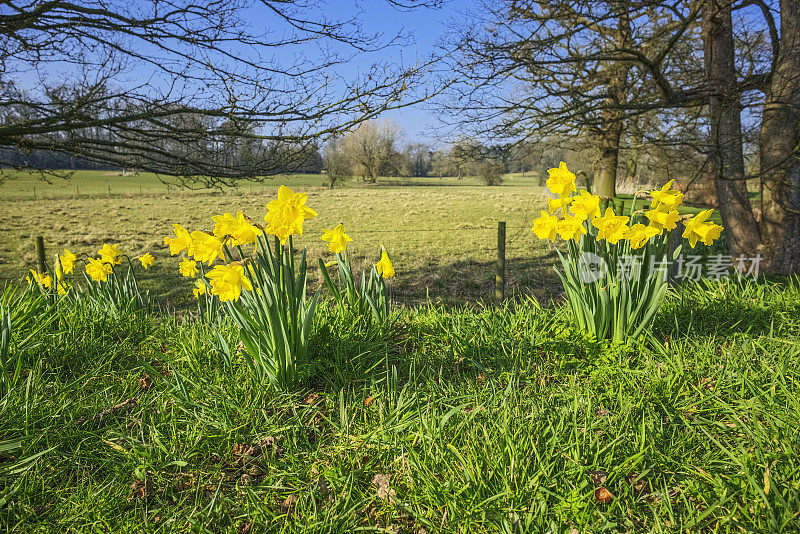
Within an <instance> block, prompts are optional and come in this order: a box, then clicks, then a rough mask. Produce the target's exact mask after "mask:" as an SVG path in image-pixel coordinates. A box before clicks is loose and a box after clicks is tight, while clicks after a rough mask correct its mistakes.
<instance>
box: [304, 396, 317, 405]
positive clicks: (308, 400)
mask: <svg viewBox="0 0 800 534" xmlns="http://www.w3.org/2000/svg"><path fill="white" fill-rule="evenodd" d="M318 398H319V395H317V394H316V393H309V394H308V395H306V396H305V398H304V399H303V402H302V404H303V405H305V406H311V405H312V404H314V403H315V402H317V399H318Z"/></svg>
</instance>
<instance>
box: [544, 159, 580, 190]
mask: <svg viewBox="0 0 800 534" xmlns="http://www.w3.org/2000/svg"><path fill="white" fill-rule="evenodd" d="M547 174H548V175H549V178H548V179H547V182H546V183H547V187H548V188H549V189H550V191H552V192H553V193H555V194H556V195H558V196H560V197H566V196H569V194H570V193H574V192H576V191H577V190H578V189H577V188H576V187H575V174H574V173H572V172H570V171H569V170H567V164H566V163H564V162H563V161H562V162H560V163H559V164H558V168H553V169H547Z"/></svg>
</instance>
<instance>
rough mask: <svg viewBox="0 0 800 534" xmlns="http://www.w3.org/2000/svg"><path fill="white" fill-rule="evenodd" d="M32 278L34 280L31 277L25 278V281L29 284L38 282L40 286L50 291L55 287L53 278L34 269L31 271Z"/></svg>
mask: <svg viewBox="0 0 800 534" xmlns="http://www.w3.org/2000/svg"><path fill="white" fill-rule="evenodd" d="M31 276H32V277H33V278H32V279H31V277H30V276H26V277H25V280H27V281H28V284H32V283H34V282H36V283H37V284H38V285H40V286H42V287H44V288H45V289H50V287H51V286H52V285H53V277H52V276H50V275H49V274H39V273H37V272H36V271H34V270H33V269H31Z"/></svg>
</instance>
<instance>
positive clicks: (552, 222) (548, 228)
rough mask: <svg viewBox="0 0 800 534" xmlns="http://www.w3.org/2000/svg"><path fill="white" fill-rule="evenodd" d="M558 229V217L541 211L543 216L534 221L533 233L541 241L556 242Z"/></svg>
mask: <svg viewBox="0 0 800 534" xmlns="http://www.w3.org/2000/svg"><path fill="white" fill-rule="evenodd" d="M557 229H558V217H556V216H555V215H550V214H549V213H547V212H546V211H544V210H541V215H540V216H539V217H537V218H535V219H534V220H533V228H532V229H531V231H532V232H533V233H534V234H536V237H538V238H539V239H549V240H550V241H553V242H555V240H556V230H557Z"/></svg>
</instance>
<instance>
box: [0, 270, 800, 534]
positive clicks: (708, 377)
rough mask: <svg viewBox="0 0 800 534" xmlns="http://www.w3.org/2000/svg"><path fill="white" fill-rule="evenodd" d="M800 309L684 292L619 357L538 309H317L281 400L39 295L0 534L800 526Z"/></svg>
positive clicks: (732, 288) (163, 327) (145, 320)
mask: <svg viewBox="0 0 800 534" xmlns="http://www.w3.org/2000/svg"><path fill="white" fill-rule="evenodd" d="M26 298H27V297H26ZM4 301H13V298H12V297H10V296H8V295H6V296H5V297H4ZM14 302H15V304H14V305H15V306H16V307H18V308H19V307H29V308H30V307H35V306H34V304H31V303H30V302H18V301H14ZM798 303H800V282H798V281H797V280H789V281H786V282H783V283H769V282H763V281H762V282H759V283H754V282H748V283H745V284H735V283H732V282H719V283H716V282H715V283H711V282H709V283H708V284H705V285H700V284H691V285H687V286H684V287H680V288H678V289H677V290H676V291H675V292H674V293H673V294H671V296H670V297H669V299H668V302H667V304H666V306H665V307H664V309H662V311H661V312H660V314H659V316H658V318H657V320H656V323H655V326H654V328H653V332H652V334H651V335H649V336H648V337H647V338H645V339H643V340H641V341H640V342H638V343H632V344H630V345H626V346H623V347H611V346H607V345H604V344H600V343H597V342H594V341H592V340H590V339H586V338H584V337H583V336H581V335H580V334H579V333H578V332H576V331H575V330H574V328H573V327H572V326H571V324H570V322H569V320H568V317H567V316H566V314H565V308H563V307H561V306H556V307H553V308H548V309H542V308H541V307H539V306H538V305H537V304H536V303H535V302H533V301H529V300H523V301H520V302H518V303H517V304H516V305H513V306H512V305H509V306H507V307H506V308H504V309H492V308H480V307H463V306H460V307H452V306H442V305H435V304H431V305H425V306H420V307H412V308H400V309H397V310H395V312H394V313H395V322H394V326H393V327H392V328H391V329H389V330H387V331H381V330H376V329H374V328H371V327H369V326H367V325H365V324H363V322H360V321H357V320H348V319H347V316H346V315H343V314H342V313H340V312H339V311H338V310H336V309H335V308H332V307H331V305H330V304H325V305H324V306H323V307H322V308H321V309H320V312H319V314H318V316H317V318H316V322H315V326H314V329H313V333H312V338H311V346H310V355H311V356H310V360H309V361H308V362H306V365H305V369H306V371H307V375H308V376H307V378H306V380H305V381H304V382H303V384H302V385H301V387H300V389H298V390H297V391H293V392H291V393H283V394H279V393H274V392H270V391H265V390H263V389H261V388H258V387H255V386H254V384H253V383H252V382H251V381H250V380H249V378H248V375H247V372H246V366H245V364H244V361H243V359H242V358H241V357H239V358H238V360H237V361H236V362H234V367H233V371H232V372H229V371H227V370H226V369H225V368H224V366H223V365H222V362H221V361H220V358H219V357H218V356H217V355H216V354H215V352H214V350H213V348H212V347H213V345H214V342H215V339H216V338H215V334H214V332H213V330H210V329H209V328H208V327H207V326H203V325H201V324H198V323H197V322H194V321H192V320H189V319H188V318H184V319H179V318H176V317H175V316H166V315H164V316H151V315H148V314H143V313H138V314H123V315H121V316H119V317H116V318H115V317H113V316H110V315H108V314H103V313H98V312H96V311H94V310H93V309H92V308H91V307H88V306H86V305H76V306H70V307H67V306H56V307H55V308H52V307H51V308H47V307H41V304H40V305H39V306H40V307H39V308H37V309H38V310H39V312H38V313H40V314H41V315H42V316H47V317H49V318H50V322H49V323H47V324H45V325H44V327H42V326H41V322H40V321H36V320H28V321H27V322H25V321H23V322H20V323H19V325H18V327H17V328H18V329H17V330H15V331H14V335H15V336H16V337H15V338H14V339H22V338H24V337H26V334H27V333H29V332H31V331H32V329H34V328H40V329H42V330H40V331H39V333H38V335H37V343H36V344H35V345H34V346H29V347H28V348H27V350H26V351H25V352H24V354H23V358H24V365H23V367H22V368H23V371H22V373H21V375H20V377H19V381H18V383H17V384H16V386H15V387H13V388H12V390H11V392H10V393H9V394H8V395H7V396H5V397H4V398H3V399H2V400H0V413H2V417H1V418H0V525H3V527H4V529H5V530H10V531H21V532H22V531H24V532H57V531H75V532H79V531H89V530H92V531H95V530H96V531H113V532H141V531H148V532H176V531H178V532H182V531H193V532H251V533H254V532H315V533H316V532H350V531H373V532H407V533H420V532H428V533H434V532H470V533H471V532H507V533H516V532H570V530H571V529H576V530H577V531H579V532H607V531H612V532H619V531H627V532H634V531H635V532H677V531H690V532H742V531H744V532H790V531H796V528H797V527H796V525H797V524H798V520H800V483H798V480H800V477H798V475H799V474H800V455H799V454H798V451H800V430H798V421H799V420H800V371H799V370H798V366H797V360H798V357H800V341H798V339H800V304H798ZM37 325H39V326H37ZM222 335H223V337H224V338H225V339H226V340H227V341H228V342H229V343H230V344H231V346H235V343H236V341H237V336H236V332H235V330H234V329H233V328H232V327H231V326H230V325H229V324H227V323H223V326H222ZM601 487H602V488H604V489H605V491H607V492H609V493H610V494H611V497H610V500H608V502H600V500H598V498H597V497H598V496H600V497H601V498H602V497H604V496H607V495H606V494H605V493H602V491H601V490H600V488H601ZM601 500H603V501H605V500H606V499H601ZM248 528H249V530H247V529H248Z"/></svg>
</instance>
